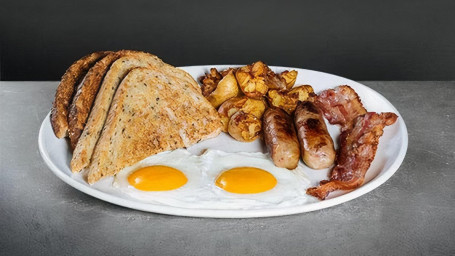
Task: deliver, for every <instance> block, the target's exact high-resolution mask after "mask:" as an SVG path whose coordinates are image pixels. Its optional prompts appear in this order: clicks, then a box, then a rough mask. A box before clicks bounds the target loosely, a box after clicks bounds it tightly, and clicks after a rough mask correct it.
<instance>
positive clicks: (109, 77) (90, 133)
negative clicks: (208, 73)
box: [70, 50, 201, 172]
mask: <svg viewBox="0 0 455 256" xmlns="http://www.w3.org/2000/svg"><path fill="white" fill-rule="evenodd" d="M117 54H119V55H122V56H124V57H121V58H119V59H117V60H116V61H115V62H114V63H113V64H112V65H111V68H110V70H109V71H108V73H107V74H106V76H105V78H104V80H103V83H102V85H101V87H100V90H99V92H98V95H97V96H96V99H95V103H94V105H93V108H92V110H91V112H90V115H89V118H88V119H87V123H86V125H85V128H84V130H83V132H82V134H81V136H80V137H79V140H78V142H77V144H76V147H75V149H74V152H73V158H72V159H71V163H70V167H71V171H72V172H79V171H81V170H82V169H83V168H85V167H87V166H88V165H89V164H90V159H91V157H92V154H93V150H94V148H95V145H96V142H97V141H98V139H99V136H100V134H101V130H102V128H103V125H104V122H105V120H106V117H107V112H108V110H109V107H110V105H111V101H112V97H113V96H114V93H115V91H116V89H117V87H118V85H119V84H120V82H121V81H122V79H123V78H124V77H125V76H126V74H127V73H128V72H129V71H130V70H131V69H133V68H135V67H149V68H153V69H157V70H160V71H161V72H163V73H164V74H166V75H168V76H172V77H175V78H177V79H181V80H182V81H185V82H186V83H185V84H186V86H189V87H191V88H192V89H193V90H195V91H199V92H200V91H201V89H200V86H199V85H198V83H197V82H196V81H195V80H194V79H193V77H191V75H190V74H188V73H187V72H185V71H183V70H181V69H178V68H175V67H173V66H171V65H169V64H166V63H164V62H163V61H162V60H161V59H159V58H158V57H157V56H155V55H152V54H150V53H145V52H140V51H132V50H121V51H118V52H117Z"/></svg>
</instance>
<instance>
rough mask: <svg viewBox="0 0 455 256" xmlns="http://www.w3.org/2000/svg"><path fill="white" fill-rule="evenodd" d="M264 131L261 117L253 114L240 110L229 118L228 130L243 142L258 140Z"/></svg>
mask: <svg viewBox="0 0 455 256" xmlns="http://www.w3.org/2000/svg"><path fill="white" fill-rule="evenodd" d="M261 131H262V123H261V119H259V118H257V117H256V116H255V115H253V114H249V113H245V112H243V111H238V112H237V113H235V114H234V115H232V117H231V119H230V120H229V125H228V132H229V135H231V136H232V137H233V138H234V139H236V140H238V141H241V142H251V141H254V140H256V139H257V138H258V137H259V135H260V134H261Z"/></svg>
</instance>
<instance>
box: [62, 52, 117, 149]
mask: <svg viewBox="0 0 455 256" xmlns="http://www.w3.org/2000/svg"><path fill="white" fill-rule="evenodd" d="M119 57H120V56H119V54H118V53H115V52H113V53H110V54H108V55H106V56H105V57H104V58H102V59H101V60H99V61H98V62H96V64H95V65H93V67H91V68H90V70H89V71H88V72H87V74H86V75H85V77H84V79H83V80H82V82H81V83H80V84H79V86H78V87H77V90H76V93H75V95H74V97H73V100H72V103H71V105H70V107H69V115H68V137H69V138H70V142H71V148H73V149H74V148H75V147H76V144H77V141H78V140H79V137H80V136H81V133H82V131H83V130H84V126H85V123H86V121H87V118H88V115H89V114H90V110H91V109H92V106H93V102H94V101H95V97H96V94H97V93H98V90H99V88H100V85H101V82H102V81H103V78H104V75H105V74H106V72H107V71H108V70H109V68H110V66H111V64H112V63H113V62H114V61H115V60H117V59H118V58H119Z"/></svg>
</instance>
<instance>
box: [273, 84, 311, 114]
mask: <svg viewBox="0 0 455 256" xmlns="http://www.w3.org/2000/svg"><path fill="white" fill-rule="evenodd" d="M313 95H314V90H313V87H311V85H301V86H298V87H295V88H293V89H292V90H290V91H288V92H284V91H278V90H269V92H268V93H267V96H268V97H267V99H268V100H269V103H270V105H272V106H275V107H279V108H281V109H283V110H284V111H286V112H287V113H288V114H292V112H294V110H295V108H296V107H297V103H298V102H299V101H305V100H311V97H312V96H313Z"/></svg>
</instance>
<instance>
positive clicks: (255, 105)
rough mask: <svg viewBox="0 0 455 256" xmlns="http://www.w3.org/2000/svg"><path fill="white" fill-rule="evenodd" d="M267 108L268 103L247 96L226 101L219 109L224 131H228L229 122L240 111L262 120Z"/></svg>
mask: <svg viewBox="0 0 455 256" xmlns="http://www.w3.org/2000/svg"><path fill="white" fill-rule="evenodd" d="M266 107H267V103H266V102H265V101H264V100H263V99H260V100H256V99H251V98H248V97H247V96H241V97H234V98H231V99H229V100H227V101H225V102H224V103H223V104H221V106H220V107H219V108H218V113H219V114H220V117H221V122H222V124H223V131H224V132H227V131H228V123H229V120H230V118H231V116H232V115H234V114H235V113H237V112H238V111H240V110H241V111H243V112H245V113H249V114H252V115H254V116H256V117H257V118H259V119H261V118H262V115H263V114H264V111H265V108H266Z"/></svg>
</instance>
